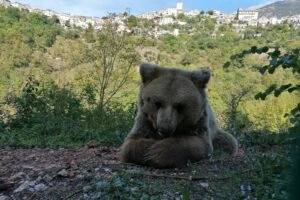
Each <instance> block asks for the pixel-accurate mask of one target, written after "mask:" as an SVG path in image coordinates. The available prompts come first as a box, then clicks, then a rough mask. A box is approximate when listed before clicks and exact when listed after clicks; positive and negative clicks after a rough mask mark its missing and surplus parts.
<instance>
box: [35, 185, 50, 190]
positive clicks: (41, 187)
mask: <svg viewBox="0 0 300 200" xmlns="http://www.w3.org/2000/svg"><path fill="white" fill-rule="evenodd" d="M47 188H48V187H47V186H46V185H45V184H43V183H40V184H38V185H35V186H34V190H35V191H44V190H46V189H47Z"/></svg>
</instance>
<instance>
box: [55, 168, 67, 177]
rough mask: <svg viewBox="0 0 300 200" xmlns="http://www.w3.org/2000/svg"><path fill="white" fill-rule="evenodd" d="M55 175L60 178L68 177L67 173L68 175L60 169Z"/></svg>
mask: <svg viewBox="0 0 300 200" xmlns="http://www.w3.org/2000/svg"><path fill="white" fill-rule="evenodd" d="M57 175H58V176H61V177H68V176H69V173H68V171H67V170H66V169H62V170H60V171H59V172H57Z"/></svg>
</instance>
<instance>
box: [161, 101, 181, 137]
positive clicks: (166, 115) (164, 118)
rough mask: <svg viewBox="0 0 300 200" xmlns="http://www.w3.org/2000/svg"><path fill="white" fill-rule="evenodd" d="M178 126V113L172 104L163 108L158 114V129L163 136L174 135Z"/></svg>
mask: <svg viewBox="0 0 300 200" xmlns="http://www.w3.org/2000/svg"><path fill="white" fill-rule="evenodd" d="M176 127H177V113H176V112H175V111H174V109H173V108H172V107H171V106H167V107H165V108H161V109H159V111H158V115H157V129H158V133H159V134H160V135H161V136H170V135H172V134H173V133H174V132H175V130H176Z"/></svg>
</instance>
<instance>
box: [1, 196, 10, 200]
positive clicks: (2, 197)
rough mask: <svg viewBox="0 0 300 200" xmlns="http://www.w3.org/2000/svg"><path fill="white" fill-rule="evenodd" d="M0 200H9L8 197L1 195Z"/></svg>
mask: <svg viewBox="0 0 300 200" xmlns="http://www.w3.org/2000/svg"><path fill="white" fill-rule="evenodd" d="M0 200H9V197H8V196H4V195H1V196H0Z"/></svg>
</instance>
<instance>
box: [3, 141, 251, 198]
mask: <svg viewBox="0 0 300 200" xmlns="http://www.w3.org/2000/svg"><path fill="white" fill-rule="evenodd" d="M118 153H119V149H118V148H113V147H110V148H108V147H95V146H93V145H89V146H87V147H85V148H80V149H64V148H60V149H40V148H32V149H19V148H18V149H16V148H9V147H7V148H2V149H0V200H8V199H13V200H15V199H17V200H18V199H26V200H29V199H43V200H46V199H228V195H234V196H235V197H247V196H249V195H251V190H252V189H251V186H250V185H249V184H248V181H247V180H249V179H251V173H250V172H251V171H253V168H252V167H253V166H252V165H251V164H250V163H249V162H247V161H245V159H243V158H242V157H236V158H234V159H217V160H214V159H212V160H209V161H203V162H200V163H196V164H190V165H188V166H187V167H186V168H184V169H166V170H158V169H153V168H147V167H141V166H135V165H130V164H122V163H120V162H119V160H118ZM237 167H238V170H236V168H237ZM237 174H238V175H239V176H237Z"/></svg>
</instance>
